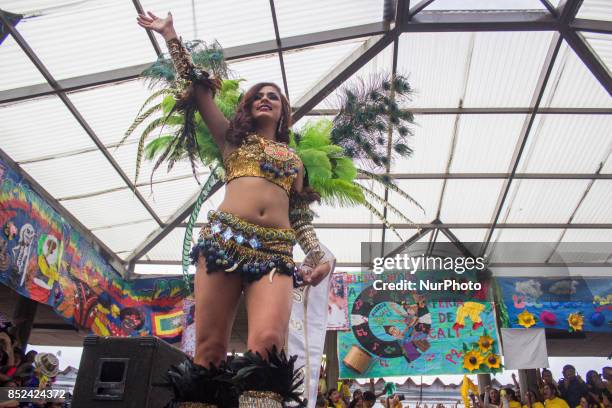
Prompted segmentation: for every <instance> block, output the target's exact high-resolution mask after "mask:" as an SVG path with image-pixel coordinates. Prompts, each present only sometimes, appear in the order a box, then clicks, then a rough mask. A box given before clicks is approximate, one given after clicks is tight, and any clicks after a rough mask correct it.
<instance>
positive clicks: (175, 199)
mask: <svg viewBox="0 0 612 408" xmlns="http://www.w3.org/2000/svg"><path fill="white" fill-rule="evenodd" d="M207 177H208V176H207V175H203V176H201V177H200V182H201V183H204V182H205V181H206V179H207ZM200 189H201V187H200V186H198V183H197V182H196V180H195V179H194V178H193V177H189V176H188V177H186V178H183V179H180V180H174V181H167V182H162V183H156V184H154V185H153V192H152V193H151V187H150V186H148V185H147V186H143V187H139V188H138V191H140V193H141V194H142V195H143V196H144V197H145V199H146V200H147V202H148V203H149V204H150V205H151V207H152V208H153V210H154V211H155V213H156V214H157V215H159V217H160V218H161V219H162V220H163V221H167V220H168V218H169V217H170V216H171V215H174V214H175V213H176V211H177V210H178V209H179V208H181V207H182V206H183V205H184V204H185V203H186V202H187V201H188V200H189V199H190V198H192V197H193V196H195V195H196V194H197V193H198V192H199V191H200Z"/></svg>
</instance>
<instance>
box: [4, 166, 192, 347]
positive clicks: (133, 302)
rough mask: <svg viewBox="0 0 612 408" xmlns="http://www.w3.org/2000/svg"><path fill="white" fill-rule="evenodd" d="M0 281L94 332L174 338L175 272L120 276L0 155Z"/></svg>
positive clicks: (178, 288) (180, 291)
mask: <svg viewBox="0 0 612 408" xmlns="http://www.w3.org/2000/svg"><path fill="white" fill-rule="evenodd" d="M0 228H1V231H0V283H3V284H4V285H7V286H9V287H10V288H12V289H13V290H15V291H17V292H18V293H20V294H21V295H23V296H26V297H28V298H30V299H33V300H35V301H37V302H40V303H44V304H47V305H49V306H51V307H53V309H54V310H55V311H56V312H57V313H58V314H59V315H61V316H62V317H63V318H65V319H66V320H67V321H69V322H70V323H73V324H75V325H77V326H79V327H80V328H83V329H86V330H90V331H91V332H92V333H93V334H96V335H100V336H109V335H111V336H145V335H156V336H158V337H161V338H164V339H165V340H167V341H169V342H176V341H180V337H181V332H182V325H181V321H182V318H183V317H182V315H183V306H182V301H183V297H184V295H185V293H184V286H183V283H182V279H181V278H167V279H159V278H156V279H137V280H132V281H126V280H124V279H123V278H122V277H121V276H120V275H119V274H118V273H117V272H116V271H115V270H114V269H113V268H112V267H111V266H110V264H109V263H108V262H107V261H106V260H105V259H104V258H103V257H102V256H100V254H99V253H98V252H97V251H96V250H95V248H94V247H93V246H92V245H91V244H90V243H89V242H88V241H87V239H86V238H85V237H84V236H82V235H81V234H80V233H79V232H78V231H76V230H74V229H73V228H72V227H71V225H70V224H69V223H68V221H66V220H65V219H64V218H63V217H62V216H61V215H60V214H58V213H57V212H56V211H55V210H54V209H53V208H52V207H51V206H49V205H48V204H47V203H46V202H45V201H44V199H43V198H42V197H40V196H39V195H38V194H37V193H35V192H34V191H32V189H31V187H30V185H29V184H28V183H27V182H26V181H25V180H23V179H22V178H21V177H20V176H19V174H17V173H16V172H15V171H13V170H12V169H11V168H10V167H9V165H8V164H7V163H5V162H3V161H1V160H0Z"/></svg>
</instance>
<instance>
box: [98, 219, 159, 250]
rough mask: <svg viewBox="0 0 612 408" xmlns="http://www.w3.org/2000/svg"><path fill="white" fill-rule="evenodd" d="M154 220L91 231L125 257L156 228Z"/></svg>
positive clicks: (157, 226)
mask: <svg viewBox="0 0 612 408" xmlns="http://www.w3.org/2000/svg"><path fill="white" fill-rule="evenodd" d="M157 228H159V225H157V223H156V222H155V221H146V222H139V223H132V224H127V225H123V226H119V227H112V228H102V229H97V230H94V231H92V232H93V233H94V235H96V236H97V237H98V238H100V239H101V240H102V242H104V243H105V244H106V245H108V247H109V248H110V249H112V250H113V251H115V252H116V253H117V254H118V255H119V256H121V258H123V259H125V258H127V256H128V255H129V254H130V253H131V252H132V251H133V250H134V249H136V247H137V246H138V245H140V243H141V242H142V241H144V240H145V238H146V237H147V236H148V235H149V234H150V233H152V232H153V231H155V230H157Z"/></svg>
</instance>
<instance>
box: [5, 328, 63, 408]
mask: <svg viewBox="0 0 612 408" xmlns="http://www.w3.org/2000/svg"><path fill="white" fill-rule="evenodd" d="M58 373H59V359H58V358H57V356H55V355H54V354H52V353H37V352H36V351H35V350H28V351H27V353H24V347H23V345H21V344H19V341H18V340H17V339H16V337H15V332H14V326H13V325H12V324H11V323H10V321H7V320H6V319H4V318H2V317H0V387H7V388H15V387H28V388H38V389H44V388H47V387H51V386H52V385H53V382H54V380H55V377H56V376H57V374H58ZM68 397H69V395H68ZM66 401H67V399H63V400H62V401H59V400H58V401H45V402H20V401H17V400H10V401H4V402H2V401H0V407H1V408H4V407H25V408H65V407H66V406H67V405H68V403H67V402H66Z"/></svg>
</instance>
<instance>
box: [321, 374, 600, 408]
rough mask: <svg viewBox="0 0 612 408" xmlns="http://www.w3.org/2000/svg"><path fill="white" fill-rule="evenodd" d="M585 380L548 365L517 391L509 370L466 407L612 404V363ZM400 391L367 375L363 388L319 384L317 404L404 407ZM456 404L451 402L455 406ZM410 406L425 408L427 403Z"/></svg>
mask: <svg viewBox="0 0 612 408" xmlns="http://www.w3.org/2000/svg"><path fill="white" fill-rule="evenodd" d="M585 378H586V381H585V380H583V379H582V377H581V376H580V375H578V374H577V373H576V369H575V367H574V366H572V365H570V364H568V365H566V366H565V367H563V371H562V378H561V379H560V380H559V381H555V379H554V378H553V374H552V372H551V371H550V370H548V369H546V368H545V369H542V370H541V371H538V372H537V384H536V386H535V387H533V388H529V389H528V390H526V391H525V392H524V393H522V392H521V389H520V386H519V383H518V381H517V379H516V374H512V379H513V382H514V386H513V387H505V388H502V389H497V388H493V387H491V386H488V387H486V389H485V392H484V393H482V394H480V395H473V394H472V395H471V396H470V397H471V407H466V408H612V395H611V393H612V367H604V368H603V369H602V372H601V373H598V372H597V371H595V370H590V371H588V372H587V373H586V375H585ZM410 405H411V404H409V403H406V402H404V398H403V396H402V395H401V394H398V393H392V394H389V393H388V392H387V389H383V390H382V391H380V392H376V391H375V389H374V379H370V383H369V385H368V386H367V390H362V389H361V388H358V389H355V390H354V391H353V392H352V393H351V392H350V387H349V383H348V382H347V381H344V382H343V383H342V384H341V385H340V387H339V389H335V388H334V389H330V390H326V389H325V387H324V383H322V384H321V385H320V387H319V394H318V398H317V404H316V406H317V408H372V407H373V408H403V407H404V408H405V407H408V406H410ZM430 407H431V408H449V407H448V406H447V407H445V406H444V404H441V403H434V404H430ZM456 407H457V404H453V408H456ZM414 408H428V406H427V404H422V405H421V404H419V403H418V402H417V403H416V404H415V405H414Z"/></svg>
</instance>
